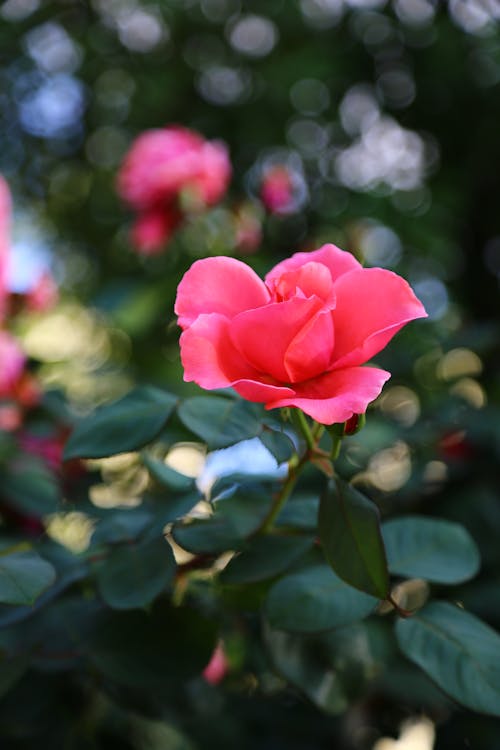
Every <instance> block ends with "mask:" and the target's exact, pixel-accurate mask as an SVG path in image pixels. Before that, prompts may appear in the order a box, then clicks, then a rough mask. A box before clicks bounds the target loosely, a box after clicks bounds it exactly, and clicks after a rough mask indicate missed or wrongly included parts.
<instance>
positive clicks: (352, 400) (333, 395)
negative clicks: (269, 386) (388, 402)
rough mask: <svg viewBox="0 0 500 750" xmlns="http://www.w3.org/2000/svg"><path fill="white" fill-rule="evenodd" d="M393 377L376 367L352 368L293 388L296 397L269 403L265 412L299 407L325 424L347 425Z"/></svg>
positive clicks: (322, 376)
mask: <svg viewBox="0 0 500 750" xmlns="http://www.w3.org/2000/svg"><path fill="white" fill-rule="evenodd" d="M390 377H391V375H390V373H388V372H386V371H385V370H379V369H378V368H376V367H349V368H346V369H345V370H335V371H334V372H329V373H327V374H326V375H321V376H319V377H318V378H314V379H313V380H310V381H309V382H308V383H300V384H298V385H297V386H294V390H295V395H294V396H292V397H287V398H281V399H279V400H277V401H273V402H268V403H267V404H266V409H276V408H278V407H282V406H296V407H298V408H299V409H302V411H303V412H305V413H306V414H308V415H309V416H310V417H312V418H313V419H315V420H316V421H317V422H321V423H322V424H334V423H337V422H345V421H346V420H347V419H349V418H350V417H352V415H353V414H363V413H364V412H365V411H366V407H367V406H368V404H369V403H370V402H371V401H373V400H374V399H375V398H377V396H378V395H379V394H380V391H381V390H382V387H383V385H384V383H385V382H386V381H387V380H388V379H389V378H390Z"/></svg>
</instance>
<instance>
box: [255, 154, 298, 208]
mask: <svg viewBox="0 0 500 750" xmlns="http://www.w3.org/2000/svg"><path fill="white" fill-rule="evenodd" d="M260 197H261V199H262V203H263V204H264V205H265V207H266V208H267V209H268V210H269V211H271V213H289V212H290V211H293V209H294V203H295V201H294V185H293V179H292V175H291V173H290V171H289V169H288V168H287V167H285V166H284V165H275V166H273V167H270V168H269V169H268V170H267V171H266V172H265V174H264V177H263V179H262V186H261V189H260Z"/></svg>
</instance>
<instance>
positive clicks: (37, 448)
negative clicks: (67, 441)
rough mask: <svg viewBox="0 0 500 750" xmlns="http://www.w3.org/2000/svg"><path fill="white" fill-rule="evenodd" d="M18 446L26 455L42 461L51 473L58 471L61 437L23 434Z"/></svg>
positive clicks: (62, 442)
mask: <svg viewBox="0 0 500 750" xmlns="http://www.w3.org/2000/svg"><path fill="white" fill-rule="evenodd" d="M19 444H20V446H21V448H22V449H23V450H24V451H25V452H26V453H31V455H33V456H38V457H39V458H41V459H43V460H44V461H45V463H46V464H47V466H48V467H49V468H50V469H52V471H54V472H56V471H60V470H61V466H62V459H63V448H64V439H63V436H62V435H34V434H32V433H29V432H23V433H22V434H21V435H20V436H19Z"/></svg>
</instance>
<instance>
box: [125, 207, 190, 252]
mask: <svg viewBox="0 0 500 750" xmlns="http://www.w3.org/2000/svg"><path fill="white" fill-rule="evenodd" d="M181 221H182V216H181V214H180V213H179V211H177V210H176V209H175V208H171V207H165V208H164V209H158V208H156V209H153V210H151V211H146V212H144V213H142V214H139V216H138V218H137V219H136V220H135V222H134V224H133V226H132V243H133V245H134V247H136V248H137V250H138V251H139V252H140V253H141V255H156V254H157V253H158V252H160V251H161V249H162V248H163V246H164V245H166V244H167V242H168V241H169V239H170V237H171V236H172V234H173V233H174V232H175V230H176V229H177V227H178V226H179V224H180V223H181Z"/></svg>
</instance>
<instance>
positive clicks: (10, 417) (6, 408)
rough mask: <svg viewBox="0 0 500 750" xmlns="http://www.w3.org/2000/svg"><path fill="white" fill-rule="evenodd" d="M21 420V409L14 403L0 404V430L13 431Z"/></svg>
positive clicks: (19, 424)
mask: <svg viewBox="0 0 500 750" xmlns="http://www.w3.org/2000/svg"><path fill="white" fill-rule="evenodd" d="M22 421H23V414H22V411H21V409H20V408H19V407H18V406H16V404H9V403H6V404H0V430H3V431H4V432H14V430H17V429H18V428H19V427H20V426H21V424H22Z"/></svg>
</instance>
